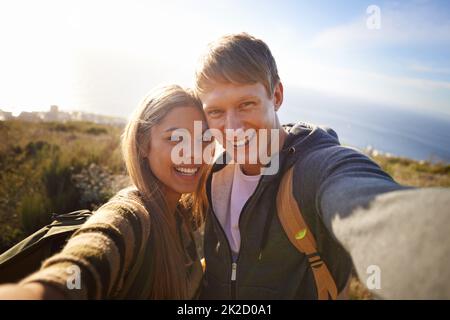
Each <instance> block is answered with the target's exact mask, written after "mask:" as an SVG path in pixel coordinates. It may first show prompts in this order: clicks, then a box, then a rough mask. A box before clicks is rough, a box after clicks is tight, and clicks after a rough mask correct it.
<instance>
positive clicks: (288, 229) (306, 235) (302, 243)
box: [276, 167, 338, 300]
mask: <svg viewBox="0 0 450 320" xmlns="http://www.w3.org/2000/svg"><path fill="white" fill-rule="evenodd" d="M293 174H294V167H291V168H290V169H289V170H288V171H287V172H286V173H285V174H284V175H283V178H282V179H281V183H280V187H279V189H278V193H277V199H276V206H277V214H278V218H279V220H280V222H281V225H282V226H283V229H284V232H285V233H286V235H287V237H288V238H289V241H290V242H291V243H292V244H293V245H294V247H295V248H297V250H298V251H300V252H301V253H303V254H305V255H306V256H307V257H308V261H309V265H310V267H311V270H312V272H313V275H314V281H315V283H316V288H317V298H318V299H319V300H328V299H329V298H331V299H332V300H335V299H336V298H337V295H338V292H337V287H336V283H335V281H334V279H333V276H332V275H331V273H330V271H329V269H328V267H327V265H326V264H325V262H324V261H323V260H322V258H321V257H320V254H319V253H318V252H317V244H316V240H315V238H314V235H313V234H312V232H311V231H310V229H309V228H308V225H307V224H306V222H305V220H304V219H303V215H302V213H301V211H300V208H299V206H298V203H297V201H296V200H295V198H294V194H293V191H292V189H293V184H292V180H293V179H292V178H293Z"/></svg>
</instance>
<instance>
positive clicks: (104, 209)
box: [94, 186, 150, 234]
mask: <svg viewBox="0 0 450 320" xmlns="http://www.w3.org/2000/svg"><path fill="white" fill-rule="evenodd" d="M98 213H103V214H102V215H109V216H112V218H114V216H118V215H120V216H126V218H127V220H130V221H134V222H137V223H138V224H139V225H140V226H141V230H142V231H144V233H146V234H148V233H149V232H150V214H149V212H148V209H147V207H146V206H145V203H144V201H143V199H142V196H141V194H140V192H139V190H138V189H137V188H136V187H134V186H129V187H126V188H124V189H122V190H120V191H118V192H117V193H116V194H115V195H114V196H113V197H111V198H110V199H109V200H108V202H106V203H105V204H103V205H102V206H100V207H99V208H98V209H97V210H96V211H95V213H94V216H95V215H96V214H98Z"/></svg>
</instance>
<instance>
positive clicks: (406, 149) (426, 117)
mask: <svg viewBox="0 0 450 320" xmlns="http://www.w3.org/2000/svg"><path fill="white" fill-rule="evenodd" d="M279 117H280V121H281V123H289V122H296V121H304V122H309V123H314V124H318V125H326V126H328V127H331V128H333V129H334V130H335V131H336V132H337V134H338V136H339V139H340V141H341V143H342V144H345V145H350V146H353V147H357V148H359V149H364V148H367V147H369V146H370V147H372V148H374V149H375V150H378V151H380V152H383V153H390V154H392V155H396V156H402V157H408V158H412V159H416V160H427V161H432V162H446V163H450V116H447V115H446V114H436V113H431V112H426V110H425V111H412V110H408V109H405V108H401V107H394V106H388V105H381V104H373V103H367V102H356V101H354V100H350V99H346V98H337V97H332V96H326V95H319V94H317V93H314V94H311V93H309V92H306V91H302V90H295V91H294V90H290V91H288V90H285V98H284V102H283V105H282V107H281V109H280V111H279Z"/></svg>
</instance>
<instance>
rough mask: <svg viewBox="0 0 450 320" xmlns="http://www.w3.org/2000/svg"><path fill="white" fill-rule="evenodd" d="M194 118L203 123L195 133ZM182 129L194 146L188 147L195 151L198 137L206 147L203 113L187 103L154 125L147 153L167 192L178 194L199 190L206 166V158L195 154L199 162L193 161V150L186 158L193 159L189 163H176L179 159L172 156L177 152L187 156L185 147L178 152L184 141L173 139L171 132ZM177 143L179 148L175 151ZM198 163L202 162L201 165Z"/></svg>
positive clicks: (199, 141)
mask: <svg viewBox="0 0 450 320" xmlns="http://www.w3.org/2000/svg"><path fill="white" fill-rule="evenodd" d="M195 121H198V122H197V123H201V130H198V129H197V130H196V131H197V132H194V122H195ZM197 126H198V124H197ZM180 129H181V130H183V131H184V132H185V133H186V134H188V135H190V140H191V145H190V146H189V147H191V150H192V151H193V150H194V141H195V140H197V142H196V143H197V144H199V145H200V147H201V149H202V150H203V147H204V146H205V143H203V142H202V136H203V132H204V131H205V130H206V129H207V125H206V121H205V118H204V115H203V112H202V111H201V110H200V109H199V108H197V107H194V106H185V107H176V108H173V109H172V110H171V111H170V112H169V113H168V114H167V115H166V116H165V117H164V118H163V119H162V120H161V121H160V122H159V123H158V124H157V125H155V126H153V127H152V129H151V139H150V148H149V154H148V161H149V164H150V169H151V170H152V172H153V174H154V175H155V176H156V178H158V179H159V181H161V182H162V183H163V184H164V185H165V187H166V190H165V191H166V192H175V193H178V194H181V193H190V192H193V191H195V190H196V188H197V184H198V181H199V178H200V175H201V171H202V170H201V169H202V167H203V166H204V163H203V161H200V160H199V158H198V154H195V158H196V159H195V160H196V161H194V152H192V153H191V154H192V156H190V157H186V159H189V160H190V161H188V162H189V163H185V162H182V163H181V164H176V163H177V161H176V159H175V158H172V157H173V156H174V155H181V156H184V155H183V152H184V151H183V150H181V151H180V152H175V151H176V150H180V145H178V144H179V143H180V142H182V141H181V140H178V141H177V140H174V139H173V138H172V133H174V132H175V130H177V131H176V132H179V130H180ZM185 142H186V141H185ZM177 145H178V146H177ZM176 146H177V149H175V150H174V153H172V150H173V149H174V148H175V147H176ZM185 155H187V154H185ZM200 157H201V155H200ZM199 162H201V163H200V164H198V163H199ZM195 163H197V164H195Z"/></svg>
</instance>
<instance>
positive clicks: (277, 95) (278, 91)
mask: <svg viewBox="0 0 450 320" xmlns="http://www.w3.org/2000/svg"><path fill="white" fill-rule="evenodd" d="M283 90H284V89H283V84H282V83H281V82H278V84H277V85H276V86H275V89H274V92H273V98H274V106H275V111H278V110H279V109H280V107H281V104H282V103H283Z"/></svg>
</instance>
